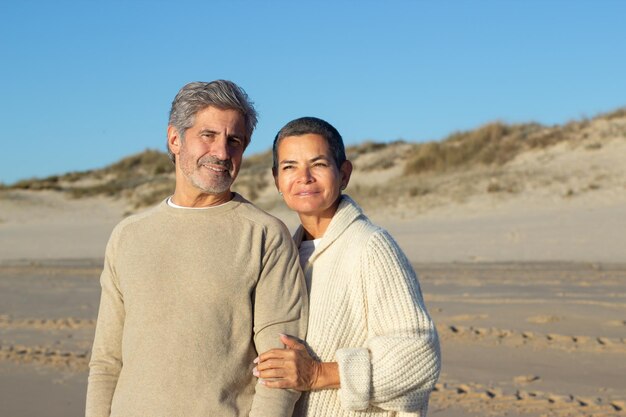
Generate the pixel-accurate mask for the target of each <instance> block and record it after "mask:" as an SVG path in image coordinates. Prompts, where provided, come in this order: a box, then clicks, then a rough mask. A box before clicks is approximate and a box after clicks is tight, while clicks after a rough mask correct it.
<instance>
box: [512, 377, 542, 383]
mask: <svg viewBox="0 0 626 417" xmlns="http://www.w3.org/2000/svg"><path fill="white" fill-rule="evenodd" d="M540 379H541V378H540V377H539V376H537V375H519V376H516V377H515V378H513V382H515V383H516V384H518V385H527V384H530V383H532V382H535V381H539V380H540Z"/></svg>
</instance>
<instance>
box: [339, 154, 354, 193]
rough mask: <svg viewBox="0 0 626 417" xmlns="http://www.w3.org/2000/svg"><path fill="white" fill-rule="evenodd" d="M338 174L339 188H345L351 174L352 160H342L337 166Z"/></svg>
mask: <svg viewBox="0 0 626 417" xmlns="http://www.w3.org/2000/svg"><path fill="white" fill-rule="evenodd" d="M339 174H340V175H341V189H342V190H345V189H346V187H348V183H349V182H350V176H351V175H352V162H350V161H348V160H347V159H346V160H345V161H343V164H341V167H340V168H339Z"/></svg>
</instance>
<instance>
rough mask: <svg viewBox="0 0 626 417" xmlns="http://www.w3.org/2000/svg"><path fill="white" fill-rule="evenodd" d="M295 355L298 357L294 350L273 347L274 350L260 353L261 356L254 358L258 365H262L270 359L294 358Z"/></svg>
mask: <svg viewBox="0 0 626 417" xmlns="http://www.w3.org/2000/svg"><path fill="white" fill-rule="evenodd" d="M295 357H296V353H295V351H293V350H290V349H272V350H268V351H267V352H265V353H262V354H260V355H259V357H258V358H256V359H255V360H254V363H256V364H257V365H261V364H263V363H265V362H269V361H281V360H282V361H285V360H294V359H295ZM274 363H275V362H274Z"/></svg>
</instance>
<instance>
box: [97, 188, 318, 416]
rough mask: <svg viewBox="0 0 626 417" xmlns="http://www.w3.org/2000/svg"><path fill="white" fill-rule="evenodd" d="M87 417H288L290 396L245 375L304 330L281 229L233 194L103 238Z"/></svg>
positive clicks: (139, 220) (162, 209)
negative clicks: (261, 356)
mask: <svg viewBox="0 0 626 417" xmlns="http://www.w3.org/2000/svg"><path fill="white" fill-rule="evenodd" d="M100 282H101V285H102V297H101V301H100V311H99V314H98V323H97V327H96V336H95V340H94V345H93V350H92V356H91V362H90V364H89V366H90V372H89V385H88V392H87V409H86V415H87V417H101V416H109V415H110V416H111V417H134V416H149V417H160V416H162V417H175V416H181V417H182V416H184V417H196V416H197V417H209V416H219V417H229V416H233V417H235V416H237V417H240V416H248V415H250V416H268V417H277V416H290V415H291V413H292V410H293V405H294V403H295V402H296V400H297V399H298V397H299V393H296V392H293V391H285V390H271V389H268V388H266V387H264V386H262V385H261V384H257V383H256V382H257V379H256V378H254V377H253V375H252V367H253V363H252V361H253V360H254V358H255V357H256V356H257V352H265V351H267V350H268V349H272V348H274V347H282V345H281V344H280V340H279V339H278V333H288V334H299V335H302V336H304V334H305V331H306V319H307V315H306V304H307V301H306V289H305V284H304V280H303V276H302V272H301V270H300V266H299V264H298V259H297V250H296V248H295V245H294V244H293V241H292V239H291V237H290V235H289V232H288V231H287V229H286V228H285V226H284V225H283V224H282V223H281V222H280V221H278V220H277V219H275V218H273V217H271V216H269V215H268V214H266V213H264V212H263V211H261V210H259V209H257V208H256V207H255V206H253V205H252V204H251V203H250V202H248V201H246V200H245V199H243V198H242V197H240V196H238V195H235V198H234V199H233V200H232V201H230V202H229V203H227V204H224V205H222V206H218V207H213V208H210V209H207V210H190V209H181V208H173V207H170V206H168V205H167V203H166V202H163V203H161V204H160V205H158V206H157V207H155V208H153V209H151V210H149V211H148V212H145V213H143V214H139V215H135V216H132V217H129V218H128V219H125V220H124V221H122V222H121V223H120V224H119V225H118V226H117V227H116V228H115V229H114V231H113V233H112V235H111V239H110V240H109V243H108V246H107V251H106V258H105V265H104V270H103V272H102V276H101V279H100Z"/></svg>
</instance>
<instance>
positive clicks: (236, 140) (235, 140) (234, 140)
mask: <svg viewBox="0 0 626 417" xmlns="http://www.w3.org/2000/svg"><path fill="white" fill-rule="evenodd" d="M228 141H229V142H230V143H231V144H233V145H237V146H239V145H243V140H241V139H239V138H229V139H228Z"/></svg>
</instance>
